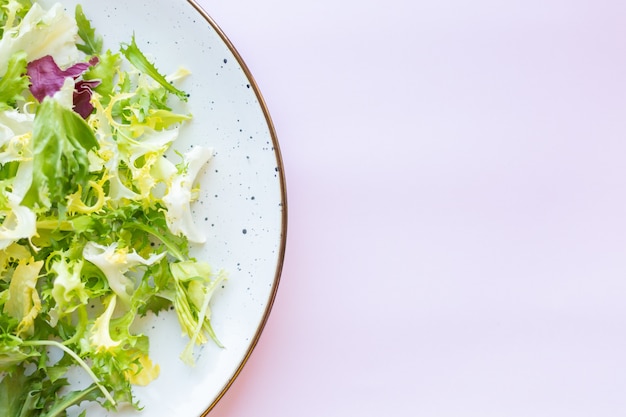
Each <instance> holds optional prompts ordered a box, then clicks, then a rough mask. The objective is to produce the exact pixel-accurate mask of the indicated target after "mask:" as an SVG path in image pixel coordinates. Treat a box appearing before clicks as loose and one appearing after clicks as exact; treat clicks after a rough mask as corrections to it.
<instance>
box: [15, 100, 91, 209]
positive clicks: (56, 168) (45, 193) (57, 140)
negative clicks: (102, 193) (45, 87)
mask: <svg viewBox="0 0 626 417" xmlns="http://www.w3.org/2000/svg"><path fill="white" fill-rule="evenodd" d="M97 147H98V142H97V140H96V137H95V135H94V133H93V131H92V130H91V128H90V127H89V126H88V125H87V123H86V122H85V121H84V120H83V118H82V117H80V116H79V115H78V114H77V113H76V112H74V111H72V110H70V109H67V108H65V107H63V106H62V105H61V104H59V103H58V102H57V101H56V100H54V99H52V98H50V97H46V98H45V99H44V100H43V102H42V103H41V105H40V106H39V108H38V109H37V114H36V115H35V121H34V125H33V153H34V155H33V165H34V168H33V182H32V185H31V187H30V189H29V190H28V192H27V194H26V196H25V197H24V200H23V202H22V204H24V205H26V206H29V207H34V206H35V205H39V206H41V207H50V203H62V202H64V201H65V197H66V196H67V195H70V194H72V193H74V192H76V191H77V190H78V188H79V186H80V187H84V186H85V185H86V184H87V182H88V180H89V159H88V157H87V152H88V151H89V150H91V149H94V148H97Z"/></svg>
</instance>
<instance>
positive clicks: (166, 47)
mask: <svg viewBox="0 0 626 417" xmlns="http://www.w3.org/2000/svg"><path fill="white" fill-rule="evenodd" d="M59 2H60V3H61V4H63V5H64V6H65V7H66V8H67V9H68V10H69V11H70V12H72V14H73V10H74V7H75V5H76V4H77V3H80V4H82V6H83V10H84V12H85V14H86V15H87V17H88V18H89V19H90V20H91V21H92V22H93V24H94V26H95V28H96V30H97V32H98V33H99V34H101V35H102V36H103V37H104V41H105V47H106V48H110V49H112V50H115V51H117V50H118V49H119V44H120V43H121V42H129V41H130V39H131V37H132V35H133V33H134V34H135V37H136V41H137V44H138V45H139V47H140V48H141V49H142V51H144V53H145V54H146V55H148V56H149V57H150V58H151V59H152V60H153V61H154V62H155V64H156V66H157V68H159V69H160V70H161V72H163V73H169V72H173V71H174V70H176V68H178V67H179V66H184V67H186V68H188V69H189V70H190V71H191V73H192V75H191V76H190V77H189V78H188V79H186V80H185V81H184V83H183V84H181V87H182V88H183V89H184V90H185V91H187V92H189V93H190V94H191V96H190V98H189V102H188V108H189V110H190V111H191V113H192V114H193V115H194V120H193V121H192V122H191V123H190V124H189V125H188V126H187V127H186V128H185V129H184V131H183V132H182V134H181V138H180V139H179V142H177V145H175V148H176V149H178V150H180V151H183V152H184V151H186V150H187V149H188V148H189V147H191V146H192V145H193V144H196V143H200V144H204V145H208V146H211V147H213V149H214V151H215V157H214V158H213V159H212V160H211V161H210V163H209V165H208V166H207V167H206V169H204V170H203V171H202V173H201V174H200V185H201V188H202V191H201V197H200V200H199V201H197V202H196V203H195V205H194V209H193V210H194V216H195V219H196V222H197V224H198V225H199V227H202V228H203V229H204V231H205V234H206V236H207V243H206V244H204V245H203V246H201V247H196V248H194V249H193V253H194V255H195V256H196V257H197V258H199V259H206V260H207V261H209V262H210V263H211V265H212V266H213V267H214V268H216V269H224V270H226V271H227V272H228V274H229V280H228V281H227V282H226V284H225V285H224V287H223V288H222V289H220V291H219V293H217V294H216V295H215V297H214V301H213V304H212V311H213V327H214V329H215V331H216V333H217V335H218V337H219V338H220V341H221V342H222V343H223V344H224V346H225V348H223V349H220V348H218V347H216V346H215V345H213V344H212V343H208V344H207V345H205V346H204V347H203V348H201V349H198V350H197V364H196V366H195V367H194V368H189V367H187V366H185V365H184V364H183V363H182V362H181V361H180V360H179V358H178V356H179V353H180V352H181V351H182V349H183V347H184V346H185V339H184V338H183V337H181V332H180V330H179V328H178V324H177V323H176V320H175V317H174V316H171V315H169V316H168V315H163V314H161V315H160V316H159V317H148V318H146V319H145V321H144V323H143V327H144V329H145V332H146V333H147V334H148V335H149V336H150V338H151V355H152V356H153V358H154V360H155V361H156V362H157V363H159V365H160V368H161V374H160V376H159V378H158V379H157V380H156V381H154V382H153V383H152V384H151V385H149V386H148V387H145V388H137V389H136V390H135V393H136V395H137V398H138V400H139V401H140V403H141V404H142V405H143V406H144V407H145V408H144V410H143V411H142V412H141V413H138V412H136V411H134V410H132V409H121V410H120V411H119V412H117V413H111V412H109V413H107V412H105V411H104V410H102V409H100V408H98V407H91V408H89V409H88V416H96V417H100V416H123V417H130V416H138V415H143V416H150V417H165V416H167V417H171V416H177V417H185V416H189V417H192V416H201V415H205V414H206V413H208V412H209V411H210V409H211V408H212V407H213V406H214V405H215V403H216V402H217V401H218V400H219V398H220V397H221V396H222V395H223V393H224V392H225V391H226V390H227V389H228V387H229V386H230V384H231V383H232V382H233V380H234V379H235V378H236V376H237V374H238V373H239V371H240V370H241V368H242V367H243V366H244V364H245V362H246V360H247V358H248V357H249V355H250V353H251V352H252V349H253V348H254V346H255V344H256V342H257V340H258V337H259V336H260V333H261V331H262V329H263V326H264V324H265V322H266V320H267V317H268V314H269V311H270V308H271V305H272V302H273V300H274V296H275V294H276V290H277V286H278V281H279V277H280V272H281V268H282V262H283V256H284V249H285V233H286V217H287V216H286V198H285V185H284V184H285V183H284V178H283V172H282V163H281V159H280V152H279V149H278V142H277V140H276V136H275V133H274V129H273V127H272V123H271V120H270V117H269V114H268V111H267V109H266V107H265V105H264V103H263V100H262V98H261V95H260V93H259V90H258V88H257V87H256V85H255V83H254V80H253V79H252V77H251V75H250V73H249V71H248V69H247V68H246V66H245V64H244V63H243V61H242V59H241V57H240V56H239V55H238V53H237V52H236V50H235V49H234V47H233V46H232V44H231V43H230V42H229V41H228V40H227V39H226V37H225V35H224V34H223V33H222V32H221V30H220V29H219V28H218V27H217V25H216V24H215V23H214V22H213V21H212V20H211V19H210V18H209V16H208V14H207V13H206V12H205V11H203V10H202V9H201V8H200V7H199V6H198V5H197V4H196V3H194V2H193V1H191V0H149V1H148V0H132V1H129V0H107V1H101V0H82V1H75V0H61V1H59ZM40 3H41V4H42V5H43V6H44V7H47V6H50V5H52V4H53V3H55V1H50V0H42V1H40ZM76 383H77V384H80V377H77V381H76ZM73 413H74V415H76V414H77V410H73Z"/></svg>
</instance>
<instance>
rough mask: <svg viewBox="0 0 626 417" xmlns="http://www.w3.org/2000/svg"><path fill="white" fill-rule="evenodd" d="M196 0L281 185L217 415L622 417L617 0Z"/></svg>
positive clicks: (622, 123) (622, 62)
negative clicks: (265, 133)
mask: <svg viewBox="0 0 626 417" xmlns="http://www.w3.org/2000/svg"><path fill="white" fill-rule="evenodd" d="M199 2H200V4H201V5H202V6H203V7H204V8H205V9H206V10H207V11H208V13H209V14H210V15H211V16H213V18H214V19H215V20H216V21H217V23H218V24H219V25H220V27H221V28H222V29H223V30H224V32H225V33H226V35H227V36H228V37H229V38H230V40H231V41H232V42H233V43H234V44H235V46H236V48H237V49H238V51H239V52H240V53H241V55H242V56H243V58H244V60H245V62H246V63H247V64H248V66H249V67H250V69H251V71H252V73H253V75H254V77H255V78H256V80H257V82H258V84H259V86H260V88H261V91H262V93H263V96H264V97H265V100H266V102H267V104H268V107H269V110H270V112H271V114H272V117H273V120H274V123H275V125H276V130H277V134H278V138H279V141H280V145H281V148H282V152H283V159H284V166H285V170H286V177H287V193H288V201H289V231H288V247H287V255H286V260H285V266H284V271H283V276H282V280H281V284H280V288H279V292H278V297H277V299H276V302H275V306H274V309H273V312H272V314H271V316H270V319H269V322H268V324H267V326H266V328H265V332H264V333H263V336H262V337H261V339H260V342H259V344H258V346H257V348H256V350H255V351H254V353H253V355H252V357H251V359H250V360H249V362H248V364H247V366H246V367H245V368H244V370H243V372H242V373H241V375H240V377H239V378H238V379H237V380H236V382H235V383H234V385H233V386H232V388H231V389H230V390H229V392H228V393H227V394H226V396H225V397H224V398H223V399H222V401H220V403H219V404H218V405H217V407H216V408H215V409H214V411H213V412H212V413H211V414H210V415H211V416H212V417H251V416H254V417H266V416H267V417H270V416H271V417H283V416H288V417H296V416H297V417H334V416H337V417H346V416H359V417H369V416H372V417H373V416H376V417H380V416H416V417H461V416H462V417H473V416H476V417H492V416H493V417H502V416H506V417H518V416H519V417H528V416H533V417H541V416H546V417H547V416H550V417H553V416H569V417H574V416H623V415H626V163H625V161H626V118H625V115H626V25H625V24H624V22H626V3H624V2H622V1H617V0H600V1H590V0H586V1H581V0H570V1H563V0H542V1H537V0H531V1H529V0H523V1H522V0H514V1H493V0H476V1H471V2H470V1H460V0H444V1H422V0H393V1H389V2H382V1H369V0H365V1H355V0H340V1H336V0H332V1H331V0H321V1H315V2H313V1H307V2H298V1H287V0H266V1H252V0H229V1H211V0H199Z"/></svg>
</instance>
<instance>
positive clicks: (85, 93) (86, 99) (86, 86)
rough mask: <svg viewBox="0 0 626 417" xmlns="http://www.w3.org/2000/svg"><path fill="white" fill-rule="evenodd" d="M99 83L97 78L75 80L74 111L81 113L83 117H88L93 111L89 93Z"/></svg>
mask: <svg viewBox="0 0 626 417" xmlns="http://www.w3.org/2000/svg"><path fill="white" fill-rule="evenodd" d="M98 85H100V81H98V80H89V81H86V80H81V81H77V82H76V86H75V88H74V111H75V112H76V113H78V114H80V115H81V117H82V118H83V119H86V118H87V117H89V115H90V114H91V112H92V111H93V105H92V104H91V95H92V93H93V89H94V88H95V87H97V86H98Z"/></svg>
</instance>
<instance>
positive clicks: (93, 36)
mask: <svg viewBox="0 0 626 417" xmlns="http://www.w3.org/2000/svg"><path fill="white" fill-rule="evenodd" d="M0 35H1V38H0V415H2V416H24V417H25V416H44V417H52V416H65V415H67V409H68V408H70V407H72V406H76V405H79V404H81V403H82V402H84V401H95V402H98V403H99V404H100V405H101V406H102V407H103V408H105V409H107V410H116V409H117V408H118V407H119V406H120V405H121V404H129V405H131V406H133V407H135V408H137V409H139V408H141V405H140V404H139V403H138V402H137V400H136V399H135V397H134V394H133V389H132V387H133V386H135V385H147V384H149V383H150V382H151V381H152V380H154V379H155V378H157V377H158V374H159V365H158V364H156V363H153V361H152V359H151V358H150V350H149V349H150V346H149V342H150V341H149V339H148V337H147V336H146V335H144V334H141V333H138V332H137V331H136V330H135V329H134V326H133V323H135V322H136V320H137V319H138V318H139V317H142V316H145V315H146V314H158V313H159V312H161V311H163V310H166V309H173V310H174V312H175V314H176V317H177V318H178V321H179V323H180V328H181V332H182V333H183V334H184V335H185V336H186V337H187V340H188V344H187V346H186V348H185V349H184V350H183V351H182V352H181V354H180V359H181V360H182V361H183V362H184V363H186V364H189V365H191V366H192V365H193V364H194V346H196V345H199V344H203V343H207V342H208V341H210V340H212V341H213V342H214V343H216V344H217V345H218V346H221V344H220V342H219V341H218V339H217V337H216V334H215V332H214V331H213V328H212V326H211V308H210V301H211V299H212V297H213V294H214V293H215V291H216V289H217V288H218V287H219V286H220V284H221V282H222V281H223V280H224V279H225V278H226V276H225V274H224V273H223V272H222V271H213V269H212V268H211V266H210V265H209V264H208V263H207V262H205V261H202V260H197V259H195V258H193V257H191V256H190V252H189V245H190V244H193V243H203V242H204V241H205V240H206V238H205V236H204V235H203V234H202V233H201V231H200V229H199V228H198V227H197V226H196V225H195V224H194V219H193V217H192V216H191V205H192V204H193V202H194V201H195V200H196V198H197V196H198V188H197V179H198V176H199V175H200V173H201V171H202V169H203V168H204V167H205V166H206V164H207V163H208V162H209V161H210V159H211V157H212V154H213V152H212V150H211V149H210V148H207V147H203V146H195V147H193V148H192V149H190V150H188V151H186V152H182V151H181V150H178V149H176V148H175V143H176V140H177V139H178V137H179V135H180V129H181V126H182V125H183V124H184V123H186V122H188V121H189V120H191V118H192V116H191V115H190V114H186V113H180V112H176V111H174V110H173V107H174V106H173V105H172V103H176V102H178V103H184V102H185V101H186V100H187V98H188V94H187V93H186V92H184V91H183V90H181V89H180V88H179V87H177V86H176V85H175V84H176V81H177V80H179V79H181V78H184V77H185V76H186V75H188V71H186V70H185V69H178V70H176V71H174V72H173V73H172V74H171V75H170V76H165V75H163V74H162V73H160V72H159V70H158V69H157V68H156V66H155V65H154V64H153V63H152V62H151V61H150V60H149V59H148V58H147V57H146V55H144V53H143V52H142V51H141V49H140V48H139V46H138V43H137V41H136V39H135V36H134V35H133V36H132V38H131V39H129V42H128V43H125V44H122V45H120V48H119V50H118V51H112V50H103V39H102V37H101V36H99V35H98V33H97V31H96V30H95V28H94V27H93V26H92V24H91V22H90V20H89V19H88V18H87V17H86V16H85V14H84V12H83V9H82V7H81V6H77V7H76V9H75V11H74V14H73V15H71V14H68V12H66V11H65V9H64V7H63V6H61V5H60V4H56V5H54V6H52V7H50V8H48V9H46V8H44V7H42V6H41V5H40V4H38V3H37V2H36V1H31V0H0ZM179 107H181V106H179ZM172 151H174V152H172ZM171 155H178V159H179V160H178V161H175V160H174V159H176V158H172V157H171ZM168 156H170V157H169V158H168ZM53 352H56V353H54V354H53ZM76 369H78V371H79V372H84V373H85V374H86V375H87V376H88V378H89V380H90V381H91V383H90V384H89V385H88V386H86V387H85V388H75V387H73V386H71V385H70V384H69V382H68V372H71V371H74V370H76Z"/></svg>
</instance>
